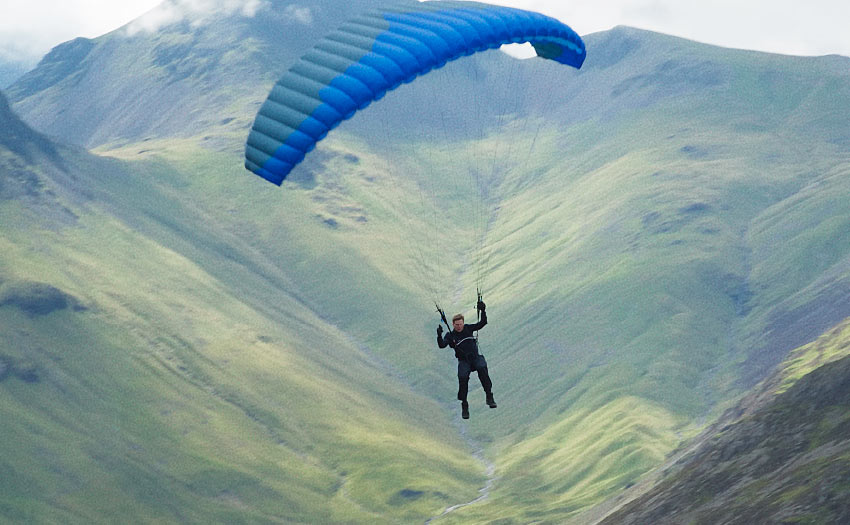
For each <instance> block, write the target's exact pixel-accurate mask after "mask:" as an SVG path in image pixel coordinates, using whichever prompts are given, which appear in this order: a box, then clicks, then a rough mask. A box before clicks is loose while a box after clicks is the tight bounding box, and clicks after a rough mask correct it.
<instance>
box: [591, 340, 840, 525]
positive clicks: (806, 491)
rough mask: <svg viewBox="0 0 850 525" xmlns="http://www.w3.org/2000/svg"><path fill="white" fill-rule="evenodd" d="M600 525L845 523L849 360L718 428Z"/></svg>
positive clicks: (828, 367)
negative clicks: (664, 476) (670, 472)
mask: <svg viewBox="0 0 850 525" xmlns="http://www.w3.org/2000/svg"><path fill="white" fill-rule="evenodd" d="M677 467H678V468H679V469H680V470H678V471H677V472H676V473H675V474H673V475H671V476H670V477H668V478H667V479H664V480H662V481H661V482H660V483H659V484H658V485H656V486H655V487H654V488H653V489H651V490H650V491H649V492H648V493H646V494H644V495H643V496H641V497H640V498H638V499H636V500H634V501H632V502H631V503H629V504H628V505H626V506H625V507H624V508H623V509H621V510H619V511H618V512H616V513H615V514H612V515H611V516H609V517H608V518H607V519H606V520H605V521H603V522H602V523H605V524H609V525H611V524H620V523H711V524H720V523H792V522H793V523H850V357H845V358H843V359H840V360H838V361H835V362H832V363H829V364H826V365H824V366H822V367H820V368H818V369H817V370H815V371H813V372H811V373H810V374H808V375H807V376H805V377H803V378H802V379H800V380H799V381H798V382H797V383H796V384H795V385H794V386H793V387H792V388H790V389H789V390H788V391H787V392H785V393H783V394H780V395H779V396H777V397H776V398H775V399H774V400H773V402H771V403H769V404H767V405H766V406H764V407H763V408H762V409H760V410H757V411H756V412H754V413H752V414H750V415H748V416H745V417H743V418H742V419H740V420H739V421H737V422H735V423H733V424H731V425H729V426H727V427H725V428H723V429H722V430H720V431H719V432H718V433H717V434H716V435H714V436H713V437H712V438H710V439H709V440H707V441H706V442H705V443H704V444H703V445H702V446H701V447H699V448H698V449H697V450H696V451H695V452H694V453H692V454H690V455H688V456H686V457H685V458H684V459H682V460H681V461H680V462H679V465H677Z"/></svg>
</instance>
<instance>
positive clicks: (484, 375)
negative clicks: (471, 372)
mask: <svg viewBox="0 0 850 525" xmlns="http://www.w3.org/2000/svg"><path fill="white" fill-rule="evenodd" d="M475 368H476V370H477V371H478V379H479V380H480V381H481V386H482V387H483V388H484V393H485V394H486V395H487V406H489V407H490V408H496V400H495V399H494V398H493V382H492V381H491V380H490V374H489V373H488V372H487V361H486V360H485V359H484V356H483V355H482V356H479V357H478V359H477V360H476V361H475Z"/></svg>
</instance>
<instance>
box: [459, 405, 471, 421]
mask: <svg viewBox="0 0 850 525" xmlns="http://www.w3.org/2000/svg"><path fill="white" fill-rule="evenodd" d="M460 417H462V418H463V419H469V403H467V402H466V401H461V402H460Z"/></svg>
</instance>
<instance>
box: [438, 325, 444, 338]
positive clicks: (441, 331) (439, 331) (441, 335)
mask: <svg viewBox="0 0 850 525" xmlns="http://www.w3.org/2000/svg"><path fill="white" fill-rule="evenodd" d="M437 337H443V327H442V326H441V325H437Z"/></svg>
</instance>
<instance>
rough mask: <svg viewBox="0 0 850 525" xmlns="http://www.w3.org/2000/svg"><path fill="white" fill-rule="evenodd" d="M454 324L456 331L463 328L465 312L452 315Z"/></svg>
mask: <svg viewBox="0 0 850 525" xmlns="http://www.w3.org/2000/svg"><path fill="white" fill-rule="evenodd" d="M452 326H453V327H454V329H455V332H460V331H461V330H463V314H457V315H455V316H454V317H452Z"/></svg>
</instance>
